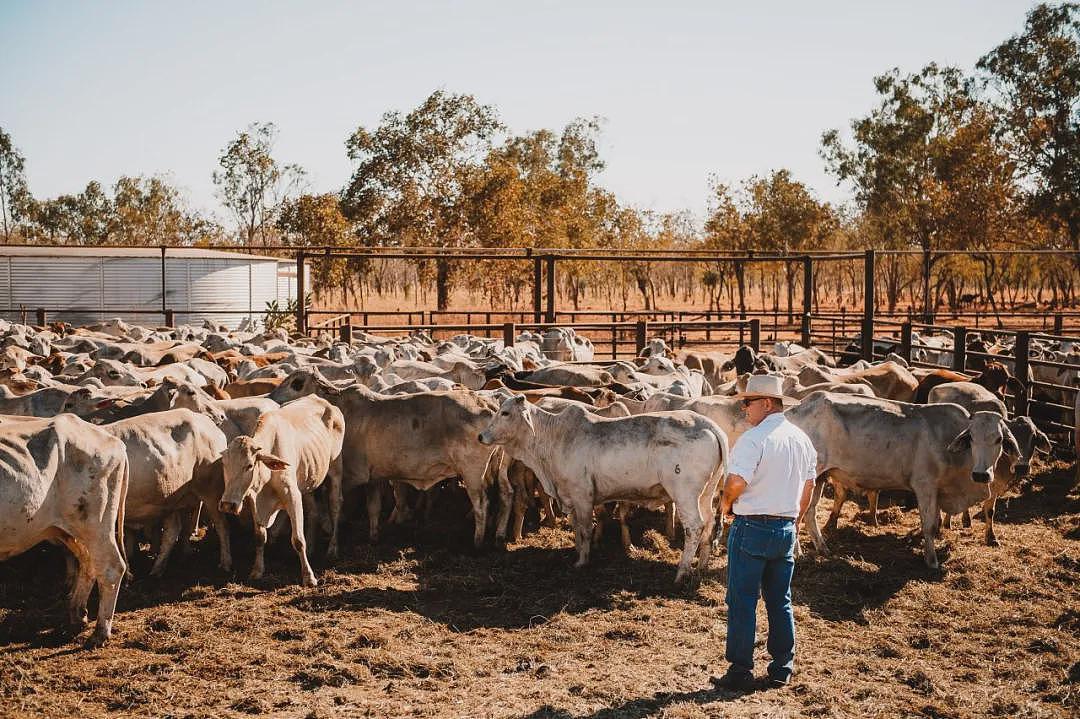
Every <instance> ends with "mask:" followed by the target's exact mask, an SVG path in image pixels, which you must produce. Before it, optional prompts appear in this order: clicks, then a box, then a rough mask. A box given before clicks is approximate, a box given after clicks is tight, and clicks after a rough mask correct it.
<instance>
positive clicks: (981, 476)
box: [971, 472, 990, 484]
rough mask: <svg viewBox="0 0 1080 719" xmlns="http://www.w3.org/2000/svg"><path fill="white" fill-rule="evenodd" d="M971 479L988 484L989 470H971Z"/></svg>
mask: <svg viewBox="0 0 1080 719" xmlns="http://www.w3.org/2000/svg"><path fill="white" fill-rule="evenodd" d="M971 481H973V482H978V483H979V484H989V483H990V473H989V472H972V473H971Z"/></svg>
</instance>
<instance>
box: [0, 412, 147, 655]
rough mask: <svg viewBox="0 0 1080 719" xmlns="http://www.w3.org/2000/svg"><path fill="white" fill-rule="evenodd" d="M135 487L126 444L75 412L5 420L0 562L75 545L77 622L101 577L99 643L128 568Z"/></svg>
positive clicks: (95, 639) (94, 640) (94, 641)
mask: <svg viewBox="0 0 1080 719" xmlns="http://www.w3.org/2000/svg"><path fill="white" fill-rule="evenodd" d="M127 485H128V458H127V453H126V452H125V450H124V445H123V443H122V442H121V441H120V440H118V439H116V438H115V437H113V436H112V435H110V434H109V433H107V432H105V431H104V430H102V429H99V428H97V427H95V426H94V425H92V424H89V423H87V422H84V421H82V420H81V419H79V418H78V417H75V416H74V415H70V414H62V415H60V416H58V417H55V418H53V419H40V420H27V421H24V422H12V423H10V424H9V423H5V424H3V425H0V561H2V560H5V559H7V558H9V557H12V556H15V555H16V554H20V553H21V552H25V551H26V550H27V549H30V548H31V547H33V546H34V545H35V544H37V543H39V542H42V541H54V542H59V543H61V544H63V545H64V546H65V547H67V548H68V549H69V550H70V551H71V553H72V554H73V555H74V557H75V559H76V561H77V562H78V574H77V575H76V579H75V584H74V587H73V589H72V593H71V597H70V603H69V611H70V618H71V621H72V623H74V624H76V625H78V626H81V625H82V624H84V623H85V622H86V603H87V600H88V599H89V598H90V591H91V589H92V588H93V586H94V583H95V582H96V583H97V587H98V595H99V599H98V617H97V627H96V628H95V630H94V633H93V635H92V636H91V637H90V639H89V644H90V645H92V646H97V645H100V644H102V643H104V642H105V640H106V639H108V638H109V634H110V632H111V630H112V618H113V611H114V610H115V608H116V597H117V594H118V593H119V591H120V581H121V580H122V579H123V577H124V573H125V571H126V570H127V562H126V560H125V557H124V553H123V550H122V547H123V523H124V502H125V498H126V494H127ZM118 535H119V541H118Z"/></svg>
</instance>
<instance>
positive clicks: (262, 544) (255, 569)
mask: <svg viewBox="0 0 1080 719" xmlns="http://www.w3.org/2000/svg"><path fill="white" fill-rule="evenodd" d="M244 502H245V504H247V505H248V508H249V509H250V511H251V523H252V529H253V532H254V536H255V559H254V561H253V562H252V563H251V574H250V575H249V576H250V577H251V579H261V578H262V575H263V572H264V571H265V569H266V564H265V554H266V551H265V550H266V520H267V518H268V517H269V515H270V514H272V512H271V511H270V509H269V507H263V506H259V504H258V503H257V502H254V501H252V500H251V499H245V500H244Z"/></svg>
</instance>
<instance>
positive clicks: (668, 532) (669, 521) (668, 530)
mask: <svg viewBox="0 0 1080 719" xmlns="http://www.w3.org/2000/svg"><path fill="white" fill-rule="evenodd" d="M710 534H711V532H710ZM664 536H665V537H667V538H668V541H669V542H674V541H675V503H674V502H667V503H665V504H664Z"/></svg>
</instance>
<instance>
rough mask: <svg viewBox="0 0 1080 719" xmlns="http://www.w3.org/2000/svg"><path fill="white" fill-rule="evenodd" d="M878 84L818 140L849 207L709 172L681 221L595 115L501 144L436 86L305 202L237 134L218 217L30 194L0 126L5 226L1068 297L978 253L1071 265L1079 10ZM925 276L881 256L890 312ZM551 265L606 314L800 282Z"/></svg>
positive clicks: (218, 184)
mask: <svg viewBox="0 0 1080 719" xmlns="http://www.w3.org/2000/svg"><path fill="white" fill-rule="evenodd" d="M873 83H874V87H875V90H876V93H877V98H876V102H875V104H874V105H873V106H872V107H870V108H868V109H867V111H866V113H865V115H863V116H861V117H857V118H854V119H852V120H851V122H850V124H849V126H848V127H846V128H842V129H841V128H830V129H826V130H825V131H824V132H823V133H822V138H821V144H820V147H819V153H820V155H821V158H822V160H823V162H824V163H825V166H826V168H827V169H828V171H829V172H830V174H831V175H832V176H834V177H835V178H836V180H837V182H838V183H840V184H843V185H844V186H846V187H848V188H850V190H851V193H852V198H853V199H852V201H851V202H849V203H846V204H844V205H842V206H834V205H832V204H830V203H827V202H822V201H821V200H820V199H818V198H817V197H816V195H815V194H814V192H813V191H812V190H811V189H810V188H808V187H807V186H806V185H805V184H804V183H802V182H801V181H799V180H798V179H797V178H795V177H794V176H792V174H791V172H790V171H788V170H787V169H785V168H777V169H774V170H772V171H770V172H768V173H766V174H764V175H761V176H758V175H755V176H752V177H749V178H746V179H744V180H742V181H741V182H737V183H735V184H725V183H723V182H721V181H719V180H718V179H717V178H715V177H712V178H709V179H708V182H707V188H708V213H707V217H706V218H705V220H704V222H699V221H697V220H696V218H695V217H694V215H693V214H692V213H691V212H690V211H689V210H684V211H678V212H667V213H658V212H653V211H649V210H642V209H639V208H635V207H632V206H628V205H625V204H622V203H620V202H619V200H618V199H617V198H616V197H615V196H614V194H613V193H611V192H610V191H609V190H607V189H606V188H604V187H603V186H602V185H601V184H600V183H599V181H598V175H599V173H600V171H601V170H602V169H603V168H604V160H603V158H602V157H601V155H600V152H599V150H598V146H599V136H600V124H601V122H600V119H599V118H595V117H585V118H580V119H577V120H575V121H573V122H571V123H570V124H568V125H567V126H566V127H564V128H561V129H540V130H536V131H532V132H528V133H525V134H521V135H513V134H510V133H509V132H508V131H507V128H506V127H505V126H504V125H503V124H502V122H501V121H500V118H499V113H498V111H497V109H496V108H495V107H493V106H490V105H485V104H483V103H481V102H480V101H479V100H478V99H476V98H474V97H473V96H471V95H468V94H454V93H448V92H444V91H441V90H440V91H436V92H434V93H432V94H431V95H430V96H429V97H428V98H427V99H426V100H425V101H424V102H423V103H421V104H420V105H419V106H418V107H416V108H414V109H412V110H409V111H407V112H406V111H397V110H392V111H388V112H386V113H385V114H384V115H383V116H382V118H381V121H380V122H379V124H378V125H377V126H375V127H358V128H356V130H355V131H354V132H352V134H351V135H349V137H348V138H346V139H345V152H346V154H347V156H348V158H349V159H350V160H351V161H352V163H353V173H352V176H351V177H350V178H349V180H348V181H347V182H346V183H345V186H344V187H342V188H341V189H340V191H338V192H330V193H312V192H310V191H308V187H307V183H306V176H305V172H304V170H303V168H302V167H301V166H299V165H293V164H283V163H281V162H279V161H278V160H277V159H276V158H275V157H274V140H275V136H276V128H275V126H274V125H273V123H269V122H267V123H253V124H251V125H249V126H248V127H247V128H245V129H243V130H241V131H240V132H238V133H237V134H236V136H235V137H234V138H233V139H232V140H230V141H229V142H228V143H227V144H226V145H225V146H224V147H223V148H222V151H221V154H220V157H219V158H218V165H217V167H216V168H214V169H213V170H212V171H211V179H212V181H213V183H214V186H215V188H216V194H217V197H218V199H219V200H220V202H221V204H222V206H223V207H224V208H225V209H226V210H227V211H228V213H229V220H231V221H230V222H228V224H221V223H220V222H218V221H217V220H215V219H214V218H212V217H208V216H205V215H203V214H202V213H200V212H198V211H196V210H194V209H193V208H192V207H191V205H190V203H189V202H188V201H187V199H186V198H185V197H184V195H183V193H182V192H181V191H180V190H179V189H178V188H177V187H176V186H175V185H174V183H173V182H172V181H171V179H170V178H169V176H168V175H152V176H138V177H131V176H123V177H121V178H120V179H119V180H118V181H117V182H116V183H115V184H114V185H113V186H112V187H106V186H104V185H103V184H102V183H100V182H98V181H96V180H91V181H89V182H88V183H87V185H86V188H85V189H84V190H83V191H82V192H79V193H77V194H70V195H60V196H58V197H53V198H39V197H35V196H34V194H33V192H32V188H30V187H29V186H28V183H27V181H26V172H25V169H26V162H27V160H26V158H24V157H23V155H22V154H21V153H20V151H19V149H18V147H17V144H16V141H15V138H12V137H11V136H10V135H9V134H8V133H7V132H5V131H4V129H3V128H2V127H0V219H2V228H0V229H2V231H3V238H4V241H5V242H6V243H9V244H33V243H46V242H48V243H70V244H72V245H80V246H95V245H120V244H123V245H148V246H156V245H189V246H207V247H209V246H213V245H215V244H232V243H239V244H245V245H248V246H250V247H252V248H258V247H260V246H267V245H271V244H289V245H294V246H337V247H343V248H344V247H351V246H367V247H374V246H425V247H446V248H466V247H533V248H550V247H572V248H619V249H627V250H632V249H641V248H651V249H714V250H722V251H736V252H745V251H763V252H775V253H798V252H804V251H808V250H850V249H863V248H878V249H887V250H921V251H922V252H923V253H928V254H929V256H930V260H931V264H932V269H933V273H934V281H933V283H932V287H931V288H930V293H931V294H930V295H929V297H930V300H931V302H930V303H929V305H930V306H931V307H933V306H937V305H938V304H941V303H945V304H948V305H949V306H951V307H953V308H955V307H956V306H957V305H958V304H959V303H960V302H961V299H962V298H963V297H964V296H965V295H967V296H968V297H970V296H973V295H975V296H978V297H979V300H980V301H981V302H984V303H986V304H988V305H991V306H993V308H994V309H995V310H996V309H998V306H999V304H1000V305H1007V304H1010V303H1013V304H1014V303H1015V302H1016V301H1017V298H1018V296H1019V297H1033V298H1035V300H1036V301H1037V302H1040V301H1044V300H1045V301H1048V302H1049V303H1050V304H1053V305H1056V306H1061V305H1066V304H1073V303H1075V302H1076V301H1077V292H1078V287H1077V284H1078V283H1077V270H1078V267H1080V259H1078V258H1080V254H1078V255H1076V256H1074V258H1073V259H1072V260H1070V259H1069V258H1067V257H1062V256H1054V257H1051V256H1045V255H1044V256H1042V257H1041V258H1040V257H1035V256H1031V255H1027V256H1023V255H1019V256H1011V255H1002V254H993V253H989V252H988V251H989V250H1024V249H1061V250H1069V251H1072V252H1076V253H1080V5H1078V4H1076V3H1062V4H1054V5H1050V4H1040V5H1037V6H1036V7H1034V8H1033V9H1032V10H1031V11H1030V12H1029V13H1028V15H1027V17H1026V21H1025V23H1024V26H1023V28H1021V30H1020V31H1019V32H1018V33H1017V34H1016V35H1014V36H1012V37H1009V38H1007V39H1004V40H1003V41H1002V42H1001V43H1000V44H998V45H997V46H996V47H993V48H989V49H988V51H987V52H986V54H985V55H983V57H981V58H980V59H979V61H978V62H977V63H976V66H975V68H974V72H973V73H970V74H969V73H966V72H964V71H963V70H961V69H959V68H955V67H947V66H941V65H938V64H936V63H933V62H929V63H928V64H927V65H926V66H925V67H923V68H922V69H921V70H920V71H918V72H915V73H910V74H908V73H904V72H901V71H900V70H899V69H892V70H890V71H888V72H885V73H883V74H881V75H879V76H877V77H874V78H873ZM31 161H32V158H31ZM942 250H962V251H966V252H968V253H970V254H968V255H965V256H958V255H945V254H936V253H938V252H940V251H942ZM817 264H818V265H821V266H820V267H816V268H815V277H814V282H815V291H816V296H815V301H820V302H832V303H834V304H844V303H845V302H846V301H847V300H846V299H845V298H846V297H847V296H851V303H852V304H854V302H855V297H854V293H855V291H856V288H857V285H858V282H857V281H856V278H855V277H854V276H852V277H851V278H850V279H851V282H850V283H849V284H850V287H851V289H850V291H849V290H848V289H846V288H845V282H846V278H847V275H848V274H850V273H851V270H850V269H847V268H845V267H844V266H843V265H841V264H835V265H834V264H831V263H817ZM921 264H922V263H921V259H919V258H914V261H912V259H911V258H908V257H900V256H888V257H885V258H883V259H882V260H881V262H880V271H879V275H880V277H879V279H878V282H879V283H880V294H881V297H882V301H883V303H884V304H885V305H887V306H888V308H889V310H895V309H896V307H897V306H898V305H899V304H901V303H905V302H906V303H907V304H908V305H909V306H915V307H920V308H921V307H922V306H924V304H927V303H926V297H924V294H925V290H924V288H923V286H922V279H921V278H922V273H921ZM559 270H560V271H559V286H558V291H559V293H560V295H561V296H563V297H564V298H566V299H567V300H569V301H570V302H571V303H572V304H573V305H574V307H575V308H577V307H578V306H579V305H580V304H581V303H582V302H583V301H584V300H585V298H586V297H587V296H589V295H591V296H593V297H598V298H599V297H603V298H605V299H606V301H607V303H608V305H609V306H611V307H614V306H616V305H617V304H619V303H621V304H622V305H623V306H624V307H626V306H628V304H629V303H630V302H640V304H642V305H643V306H644V307H645V308H646V309H655V308H659V307H660V306H661V305H662V304H663V303H664V302H666V301H668V300H671V301H675V300H680V301H684V302H685V301H695V302H696V301H701V302H702V303H705V302H707V303H708V306H709V307H710V309H712V308H716V309H721V308H722V306H723V305H727V306H728V307H730V308H731V309H732V310H734V309H735V308H736V307H738V306H743V307H745V306H746V301H747V297H748V295H749V294H750V293H751V291H752V290H753V289H754V287H756V288H757V290H758V291H759V292H760V298H761V302H762V304H763V305H766V304H767V303H768V302H769V300H770V299H771V301H772V303H773V305H774V307H780V306H782V305H786V307H787V309H788V311H789V312H790V311H791V309H792V298H793V296H794V294H795V291H796V288H797V286H798V285H799V283H800V282H801V281H802V278H801V271H800V268H798V267H796V266H795V265H794V264H792V263H776V264H775V266H772V265H770V266H768V267H765V266H763V268H761V269H760V271H759V270H757V269H755V270H754V271H752V272H751V271H747V270H745V269H743V268H742V267H737V266H735V265H733V264H732V263H730V262H714V263H705V262H697V263H671V264H665V263H648V262H646V261H644V260H643V261H641V262H624V263H612V262H588V261H566V262H560V263H559ZM531 282H532V278H531V268H530V267H528V266H526V264H525V263H521V266H520V267H518V266H516V265H511V264H510V263H505V264H500V265H499V267H498V269H497V270H496V269H495V268H494V267H493V266H491V265H490V264H489V263H485V262H469V263H462V262H452V261H443V260H438V261H433V262H430V261H429V262H425V261H372V260H360V259H353V260H344V259H341V260H323V261H317V262H315V263H314V284H315V289H316V291H317V292H318V293H320V294H333V295H334V296H336V297H341V298H344V299H346V300H347V299H348V298H350V297H351V298H352V299H353V300H359V301H360V302H361V303H362V302H363V299H364V295H365V293H369V292H376V293H379V294H384V293H388V292H404V293H405V294H406V295H409V294H414V296H416V297H419V298H423V299H425V300H426V297H427V294H428V292H430V291H432V290H433V291H434V295H435V302H436V305H437V306H438V308H439V309H445V308H446V307H447V306H448V304H449V302H450V297H451V294H452V292H453V290H454V288H455V287H467V288H468V289H469V290H470V291H471V292H473V293H474V294H476V293H480V294H482V295H483V296H484V297H485V298H487V299H489V300H490V301H491V302H492V303H493V304H497V303H503V304H507V305H518V304H520V303H522V302H525V301H527V299H528V298H527V297H526V295H528V290H527V288H528V287H530V286H531ZM1010 295H1011V296H1010ZM698 298H700V300H699V299H698Z"/></svg>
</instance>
